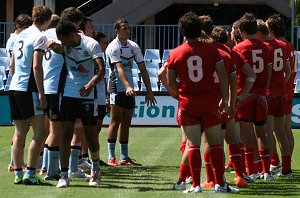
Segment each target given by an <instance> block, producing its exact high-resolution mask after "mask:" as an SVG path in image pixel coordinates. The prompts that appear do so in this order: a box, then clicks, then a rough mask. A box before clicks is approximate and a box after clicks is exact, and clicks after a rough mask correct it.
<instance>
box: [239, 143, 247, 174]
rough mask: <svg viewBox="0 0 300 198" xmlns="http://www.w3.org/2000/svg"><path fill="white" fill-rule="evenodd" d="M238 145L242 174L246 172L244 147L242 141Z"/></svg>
mask: <svg viewBox="0 0 300 198" xmlns="http://www.w3.org/2000/svg"><path fill="white" fill-rule="evenodd" d="M239 145H240V153H241V155H242V159H241V161H242V170H243V173H244V174H247V172H246V164H245V162H246V159H245V147H244V145H243V144H242V143H239Z"/></svg>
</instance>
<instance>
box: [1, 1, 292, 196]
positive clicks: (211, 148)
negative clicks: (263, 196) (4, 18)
mask: <svg viewBox="0 0 300 198" xmlns="http://www.w3.org/2000/svg"><path fill="white" fill-rule="evenodd" d="M178 26H179V29H180V31H181V33H182V35H183V36H184V39H185V40H184V42H183V44H181V45H180V46H178V47H177V48H175V49H173V50H172V52H171V53H170V55H169V57H168V59H167V62H166V63H165V65H164V66H163V67H161V69H160V71H159V73H158V77H159V78H160V80H161V82H162V84H163V85H164V86H165V87H166V89H167V90H168V92H169V94H170V95H171V96H172V97H173V98H175V99H176V100H178V111H177V122H178V125H179V126H181V130H182V144H181V147H180V149H181V151H182V160H181V164H180V170H179V179H178V181H177V182H176V183H175V184H174V185H173V186H172V188H173V189H174V190H183V192H184V193H199V192H202V188H213V189H214V190H215V191H216V192H222V193H227V192H232V193H237V192H239V190H238V189H237V188H233V187H231V186H229V185H228V183H227V182H226V180H225V179H224V172H225V168H226V169H230V168H232V169H233V170H234V171H235V174H236V186H237V187H238V188H245V187H247V186H248V183H250V182H254V181H255V180H256V179H264V180H266V181H272V180H274V179H275V178H276V177H277V176H286V177H293V172H292V169H291V156H292V153H293V147H294V140H293V135H292V131H291V126H290V120H291V115H290V114H291V108H292V99H293V93H294V91H293V88H294V78H295V74H296V71H297V67H296V66H297V60H296V52H295V49H294V48H293V46H292V44H291V43H289V42H288V41H286V40H285V39H284V34H285V31H284V30H285V28H284V22H283V20H282V19H281V18H280V16H279V15H273V16H271V17H270V18H269V19H268V20H267V21H266V22H264V21H263V20H260V19H256V18H255V16H254V15H253V14H251V13H246V14H245V15H244V16H243V17H241V18H240V19H239V20H238V21H237V22H235V23H234V24H233V25H232V27H231V30H230V31H228V32H226V31H225V30H224V29H223V28H220V27H215V28H214V27H213V21H212V20H211V18H210V17H209V16H200V17H199V16H197V15H196V14H195V13H192V12H189V13H186V14H185V15H184V16H182V17H181V18H180V19H179V22H178ZM15 28H16V30H15V32H14V33H13V34H12V35H11V37H10V38H9V40H8V41H7V51H8V53H9V56H10V71H9V72H10V74H11V75H12V81H11V84H10V87H9V100H10V108H11V117H12V120H13V122H14V125H15V133H14V136H13V140H12V146H11V163H10V165H9V171H14V173H15V179H14V183H15V184H27V185H38V184H41V181H40V178H39V176H38V173H37V169H39V174H40V175H44V179H45V180H58V183H57V187H58V188H65V187H68V186H69V184H70V178H89V185H90V186H99V185H100V166H141V164H139V163H137V162H135V160H133V159H131V158H130V157H129V154H128V141H129V127H130V124H131V119H132V114H133V111H134V107H135V95H136V92H135V90H134V88H133V87H134V85H133V75H132V70H131V69H132V63H133V61H135V62H136V63H137V65H138V67H139V70H140V74H141V77H142V80H143V82H144V83H145V86H146V89H147V91H146V97H145V100H146V101H145V102H146V103H147V105H155V104H156V100H155V98H154V95H153V92H152V90H151V84H150V80H149V76H148V73H147V69H146V66H145V63H144V60H143V55H142V52H141V49H140V47H139V46H138V45H137V44H136V43H135V42H133V41H131V40H129V38H130V27H129V24H128V22H127V21H126V20H125V19H122V18H120V19H118V20H116V22H115V27H114V28H115V30H114V31H115V35H116V37H115V39H114V40H112V41H111V42H110V43H109V45H107V39H106V36H105V35H104V34H103V33H101V32H95V31H94V29H93V25H92V20H91V19H89V18H87V17H84V15H83V13H82V12H81V11H80V10H78V9H76V8H73V7H70V8H66V9H65V10H64V11H63V12H62V13H61V16H58V15H55V14H52V12H51V10H50V9H49V8H47V7H45V6H35V7H34V8H33V10H32V17H29V16H27V15H24V14H22V15H19V16H18V17H17V19H16V21H15ZM104 52H105V53H104ZM106 64H108V65H109V66H110V71H111V72H110V73H111V74H110V76H109V84H108V85H106V80H105V67H106V66H105V65H106ZM24 104H25V105H24ZM106 111H110V124H109V127H108V135H107V145H108V161H107V163H105V162H104V161H102V160H100V145H99V139H98V136H99V133H100V131H101V127H102V121H103V119H104V117H105V115H106ZM45 114H46V116H44V115H45ZM30 125H31V126H32V129H33V132H34V136H33V138H32V141H31V142H30V144H29V148H28V156H27V162H26V165H25V163H24V160H23V158H24V144H25V139H26V134H27V132H28V130H29V127H30ZM275 136H276V138H275ZM117 138H119V145H120V159H119V161H117V159H116V157H115V147H116V142H117ZM201 138H202V140H203V142H204V154H203V158H204V159H203V161H204V164H205V168H206V180H205V181H204V182H203V183H202V184H201V183H200V174H201V164H202V159H201V154H200V143H201ZM224 140H226V142H227V144H228V150H229V157H230V161H229V162H228V165H227V166H226V167H225V166H224V164H225V156H224ZM276 140H277V141H278V144H279V147H280V151H281V163H280V160H279V157H278V154H277V150H276ZM41 151H43V152H41ZM41 153H42V155H41ZM89 158H90V159H89ZM40 159H42V162H43V163H42V165H39V164H38V161H39V160H40ZM86 169H88V170H90V171H89V174H87V173H86V171H84V170H86ZM187 183H192V185H191V187H190V188H188V189H186V184H187Z"/></svg>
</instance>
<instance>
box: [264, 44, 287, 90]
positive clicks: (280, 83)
mask: <svg viewBox="0 0 300 198" xmlns="http://www.w3.org/2000/svg"><path fill="white" fill-rule="evenodd" d="M263 43H264V44H266V45H267V46H268V47H269V49H270V57H271V58H272V60H273V61H272V62H273V64H272V77H271V82H270V86H269V91H270V94H286V85H285V82H284V75H285V74H284V68H283V67H284V62H285V61H287V60H288V59H289V58H288V54H287V50H286V48H285V47H284V46H283V45H282V44H280V43H278V42H277V41H276V40H275V39H271V40H265V41H263Z"/></svg>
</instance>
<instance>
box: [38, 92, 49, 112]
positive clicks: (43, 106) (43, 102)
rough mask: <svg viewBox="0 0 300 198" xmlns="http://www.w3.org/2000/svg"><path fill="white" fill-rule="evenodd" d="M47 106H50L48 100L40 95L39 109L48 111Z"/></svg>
mask: <svg viewBox="0 0 300 198" xmlns="http://www.w3.org/2000/svg"><path fill="white" fill-rule="evenodd" d="M47 105H48V103H47V99H46V96H45V94H40V93H39V106H38V108H39V109H46V108H47Z"/></svg>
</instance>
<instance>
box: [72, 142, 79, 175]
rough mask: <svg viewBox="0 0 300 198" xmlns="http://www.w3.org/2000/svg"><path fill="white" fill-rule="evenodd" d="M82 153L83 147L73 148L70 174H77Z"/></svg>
mask: <svg viewBox="0 0 300 198" xmlns="http://www.w3.org/2000/svg"><path fill="white" fill-rule="evenodd" d="M80 152H81V146H71V155H70V158H69V169H70V172H72V173H73V172H76V171H77V170H78V164H79V155H80Z"/></svg>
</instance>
